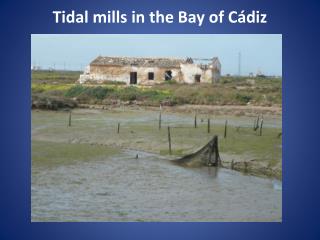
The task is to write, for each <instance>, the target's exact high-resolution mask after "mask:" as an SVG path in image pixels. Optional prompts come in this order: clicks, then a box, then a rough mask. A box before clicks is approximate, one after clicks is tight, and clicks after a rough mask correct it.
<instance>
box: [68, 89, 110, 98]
mask: <svg viewBox="0 0 320 240" xmlns="http://www.w3.org/2000/svg"><path fill="white" fill-rule="evenodd" d="M112 91H113V89H112V88H106V87H101V86H98V87H84V86H82V85H76V86H74V87H72V88H70V89H69V90H67V92H66V93H65V96H66V97H80V96H83V95H86V97H85V98H95V99H99V100H102V99H104V98H105V97H106V96H107V95H108V93H109V92H112Z"/></svg>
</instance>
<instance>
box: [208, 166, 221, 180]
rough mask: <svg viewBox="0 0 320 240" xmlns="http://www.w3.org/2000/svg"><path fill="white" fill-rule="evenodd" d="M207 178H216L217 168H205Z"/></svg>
mask: <svg viewBox="0 0 320 240" xmlns="http://www.w3.org/2000/svg"><path fill="white" fill-rule="evenodd" d="M207 168H208V174H209V176H212V177H213V178H216V177H217V176H218V171H219V168H217V167H207Z"/></svg>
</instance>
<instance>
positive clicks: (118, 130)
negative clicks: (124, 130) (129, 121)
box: [117, 123, 120, 134]
mask: <svg viewBox="0 0 320 240" xmlns="http://www.w3.org/2000/svg"><path fill="white" fill-rule="evenodd" d="M117 133H118V134H119V133H120V123H118V129H117Z"/></svg>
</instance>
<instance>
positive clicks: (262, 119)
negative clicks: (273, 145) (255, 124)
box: [259, 119, 263, 136]
mask: <svg viewBox="0 0 320 240" xmlns="http://www.w3.org/2000/svg"><path fill="white" fill-rule="evenodd" d="M262 126H263V119H262V120H261V124H260V134H259V135H260V136H262Z"/></svg>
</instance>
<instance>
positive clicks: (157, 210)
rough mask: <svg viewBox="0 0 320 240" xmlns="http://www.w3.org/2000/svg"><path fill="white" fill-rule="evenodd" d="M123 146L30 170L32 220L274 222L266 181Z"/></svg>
mask: <svg viewBox="0 0 320 240" xmlns="http://www.w3.org/2000/svg"><path fill="white" fill-rule="evenodd" d="M136 154H137V152H134V151H125V152H123V153H121V154H119V155H117V156H116V157H114V156H112V157H106V158H105V159H104V160H99V161H98V160H97V161H87V162H83V161H82V162H77V163H76V164H72V165H59V166H56V167H51V168H47V167H45V166H37V165H36V166H33V168H32V221H280V220H281V209H282V206H281V201H282V199H281V191H279V190H275V189H274V187H273V182H272V180H268V179H263V178H257V177H253V176H244V175H242V174H241V173H239V172H236V171H231V170H227V169H223V168H222V169H217V168H214V167H209V168H207V167H204V168H183V167H180V166H177V165H174V164H171V163H170V162H168V161H166V160H165V159H161V158H160V157H159V156H156V155H152V154H147V153H143V152H139V153H138V158H136V157H135V156H136Z"/></svg>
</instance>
